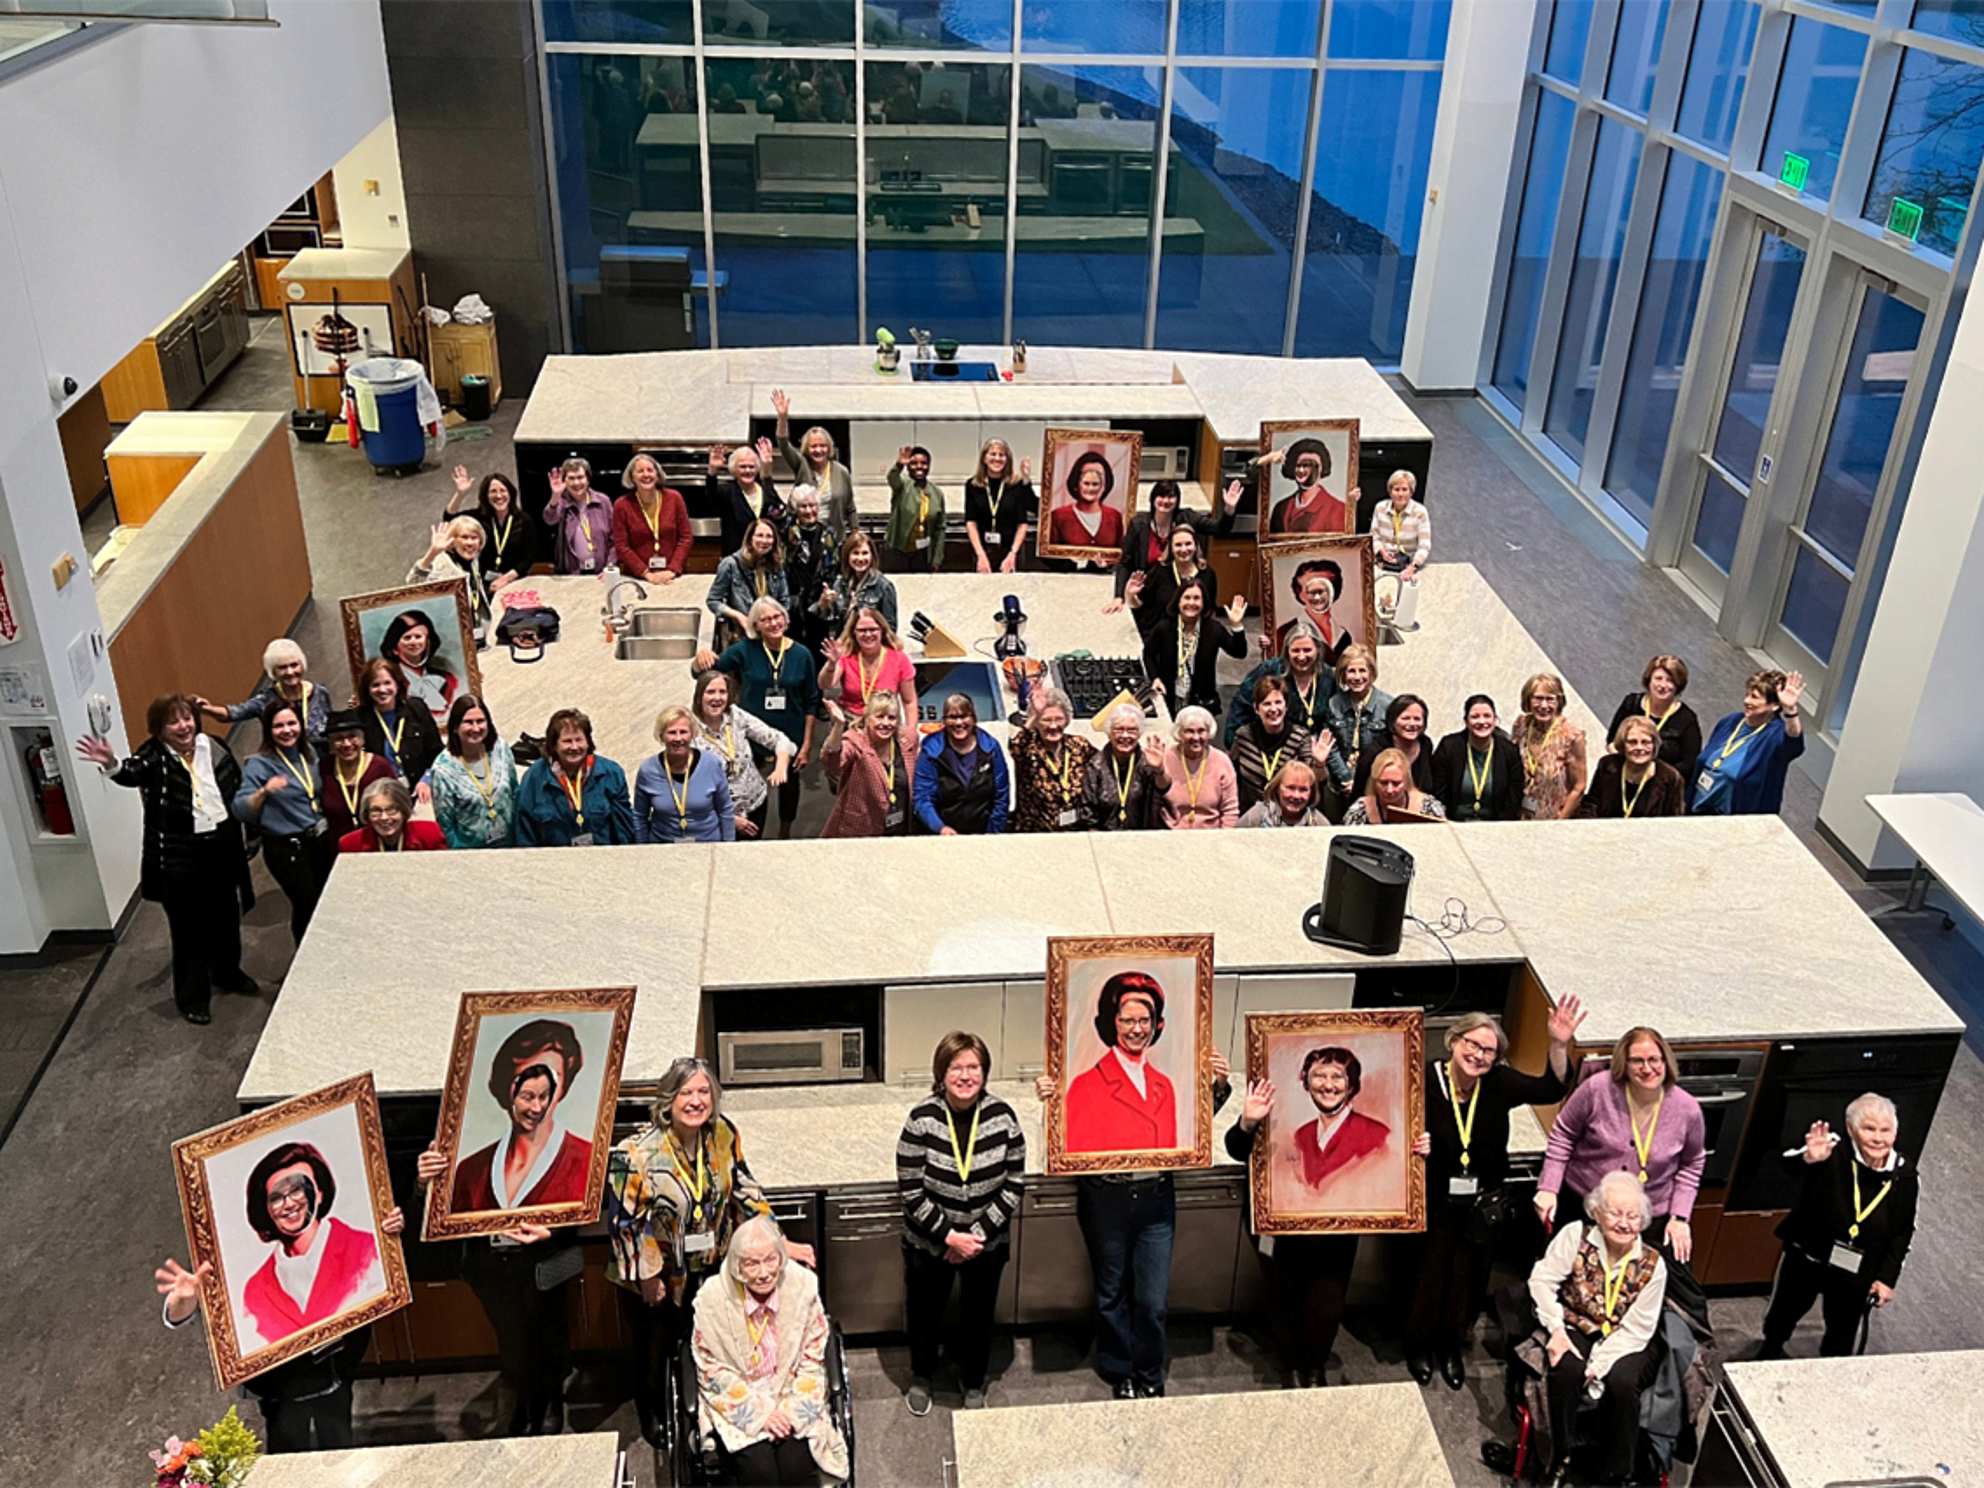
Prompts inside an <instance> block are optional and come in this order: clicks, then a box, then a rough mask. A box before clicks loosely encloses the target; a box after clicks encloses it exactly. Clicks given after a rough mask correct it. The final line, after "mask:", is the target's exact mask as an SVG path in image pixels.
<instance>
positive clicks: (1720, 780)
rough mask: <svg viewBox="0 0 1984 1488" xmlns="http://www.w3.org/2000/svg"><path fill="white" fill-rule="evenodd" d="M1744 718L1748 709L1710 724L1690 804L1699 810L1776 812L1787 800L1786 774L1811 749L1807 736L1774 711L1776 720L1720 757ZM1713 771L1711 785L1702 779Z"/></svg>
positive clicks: (1723, 813) (1706, 812) (1703, 813)
mask: <svg viewBox="0 0 1984 1488" xmlns="http://www.w3.org/2000/svg"><path fill="white" fill-rule="evenodd" d="M1742 722H1743V715H1742V714H1741V713H1740V712H1739V713H1731V714H1730V715H1729V716H1728V717H1727V718H1725V719H1723V720H1722V721H1721V722H1720V723H1718V724H1716V726H1715V727H1714V728H1712V729H1710V730H1709V734H1708V742H1707V743H1706V744H1704V745H1703V746H1702V755H1701V759H1700V760H1699V761H1697V762H1696V765H1695V778H1694V780H1692V781H1690V782H1689V784H1691V785H1693V786H1694V787H1695V797H1694V804H1693V805H1691V806H1690V807H1689V808H1688V809H1689V810H1690V811H1692V812H1694V813H1695V814H1696V815H1698V816H1774V815H1776V814H1777V811H1778V809H1779V808H1780V807H1781V806H1783V805H1784V778H1785V776H1787V775H1788V774H1790V773H1791V762H1792V761H1793V760H1795V759H1796V758H1798V756H1799V755H1801V754H1803V753H1804V752H1805V736H1804V734H1803V733H1800V734H1798V735H1797V736H1796V737H1795V738H1794V737H1793V736H1792V735H1790V734H1788V733H1786V732H1785V729H1784V715H1783V714H1781V713H1773V714H1771V717H1770V722H1769V723H1767V724H1765V725H1764V726H1763V727H1762V728H1760V729H1758V730H1757V731H1756V732H1755V733H1753V734H1750V735H1748V736H1747V737H1746V738H1744V740H1743V741H1742V742H1741V743H1740V744H1738V745H1737V746H1736V748H1735V750H1734V751H1733V752H1731V754H1730V755H1729V758H1728V759H1726V760H1724V759H1721V758H1719V756H1720V755H1721V753H1722V750H1723V746H1724V745H1726V744H1727V743H1728V742H1729V739H1730V736H1731V735H1732V734H1734V733H1735V732H1736V729H1737V728H1738V726H1739V725H1741V723H1742ZM1704 777H1707V778H1708V779H1709V780H1710V782H1711V785H1710V788H1707V789H1704V788H1703V787H1702V785H1701V781H1702V779H1703V778H1704Z"/></svg>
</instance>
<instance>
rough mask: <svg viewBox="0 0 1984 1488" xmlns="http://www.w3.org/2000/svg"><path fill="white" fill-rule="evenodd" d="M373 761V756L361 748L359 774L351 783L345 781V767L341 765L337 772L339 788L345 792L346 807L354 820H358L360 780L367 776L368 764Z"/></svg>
mask: <svg viewBox="0 0 1984 1488" xmlns="http://www.w3.org/2000/svg"><path fill="white" fill-rule="evenodd" d="M371 763H372V756H371V755H370V754H367V753H365V752H364V751H363V750H361V751H360V752H359V755H358V774H357V775H356V776H355V777H353V779H352V781H351V783H350V784H348V785H347V784H346V783H345V778H344V769H343V768H342V767H339V769H338V770H337V772H336V773H337V777H338V789H339V790H340V791H342V792H343V793H344V809H345V810H346V811H347V812H348V813H350V815H351V819H352V820H353V821H357V820H358V786H359V782H360V781H362V780H363V779H364V778H365V769H366V766H368V765H370V764H371Z"/></svg>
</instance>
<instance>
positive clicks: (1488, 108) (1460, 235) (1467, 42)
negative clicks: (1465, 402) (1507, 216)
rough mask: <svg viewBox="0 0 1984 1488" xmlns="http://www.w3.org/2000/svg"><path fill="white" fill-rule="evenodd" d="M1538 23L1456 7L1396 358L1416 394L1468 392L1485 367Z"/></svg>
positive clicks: (1514, 13)
mask: <svg viewBox="0 0 1984 1488" xmlns="http://www.w3.org/2000/svg"><path fill="white" fill-rule="evenodd" d="M1535 14H1536V5H1535V3H1534V0H1454V8H1453V23H1452V25H1451V26H1450V27H1449V28H1448V31H1447V61H1446V71H1445V72H1444V74H1443V75H1442V77H1441V81H1440V112H1439V115H1438V117H1437V118H1436V119H1435V120H1434V123H1433V158H1432V164H1431V168H1430V169H1429V170H1428V172H1427V177H1426V206H1425V212H1424V215H1423V216H1422V217H1421V219H1420V224H1419V262H1418V267H1417V268H1416V270H1415V271H1414V273H1413V280H1412V304H1411V307H1410V308H1409V309H1408V311H1407V312H1406V320H1405V351H1404V354H1403V355H1402V356H1401V357H1400V359H1399V361H1400V371H1401V372H1402V373H1403V374H1404V376H1405V380H1406V381H1407V382H1408V383H1409V384H1411V385H1412V386H1413V387H1414V388H1416V389H1418V390H1419V391H1420V392H1441V391H1449V390H1460V389H1472V388H1473V387H1474V385H1475V381H1476V377H1477V374H1478V373H1479V371H1480V368H1481V341H1482V337H1483V336H1484V335H1485V334H1486V330H1487V321H1488V298H1489V290H1490V288H1491V286H1492V284H1493V281H1494V277H1495V244H1496V241H1497V239H1498V235H1499V233H1500V231H1501V225H1502V208H1503V205H1504V203H1505V202H1506V201H1507V199H1508V185H1509V177H1510V174H1511V172H1512V171H1514V170H1515V169H1516V164H1515V144H1516V119H1517V115H1518V113H1519V112H1520V111H1521V107H1522V89H1523V78H1524V75H1525V73H1526V71H1527V68H1528V64H1529V38H1530V27H1531V24H1532V22H1533V20H1534V18H1535Z"/></svg>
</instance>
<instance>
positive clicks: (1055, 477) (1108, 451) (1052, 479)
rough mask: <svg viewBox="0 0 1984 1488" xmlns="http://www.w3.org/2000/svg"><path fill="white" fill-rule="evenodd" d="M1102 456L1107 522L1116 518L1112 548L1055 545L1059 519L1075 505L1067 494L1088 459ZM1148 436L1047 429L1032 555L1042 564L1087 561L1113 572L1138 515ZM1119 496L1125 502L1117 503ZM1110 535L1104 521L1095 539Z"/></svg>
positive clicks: (1117, 431)
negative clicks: (1106, 479)
mask: <svg viewBox="0 0 1984 1488" xmlns="http://www.w3.org/2000/svg"><path fill="white" fill-rule="evenodd" d="M1092 454H1093V455H1098V456H1099V457H1100V458H1101V460H1102V462H1103V465H1104V467H1105V469H1106V470H1107V471H1108V473H1109V482H1110V483H1109V486H1108V489H1107V491H1106V492H1105V494H1104V495H1103V498H1102V508H1103V512H1104V513H1105V516H1107V515H1108V514H1112V513H1113V514H1114V515H1115V517H1116V519H1117V520H1116V524H1115V537H1116V541H1115V542H1114V543H1113V544H1111V543H1104V542H1095V543H1079V542H1068V541H1056V540H1055V537H1054V527H1055V514H1056V513H1057V512H1064V511H1067V512H1071V511H1073V510H1074V503H1073V500H1072V498H1071V496H1070V493H1069V492H1068V491H1066V490H1065V489H1063V487H1065V486H1066V484H1067V482H1068V481H1069V479H1070V478H1072V477H1073V476H1074V475H1075V474H1076V473H1077V472H1078V471H1079V469H1080V467H1081V466H1082V465H1084V464H1086V463H1088V460H1087V457H1088V456H1089V455H1092ZM1143 458H1144V436H1143V434H1142V433H1141V432H1140V431H1138V430H1135V429H1049V430H1048V431H1047V434H1046V437H1045V438H1044V439H1043V440H1042V441H1041V446H1040V511H1039V513H1038V516H1039V524H1038V525H1039V534H1038V536H1037V537H1036V538H1035V546H1034V551H1035V552H1036V553H1037V554H1038V555H1039V556H1040V557H1042V558H1086V559H1089V560H1090V561H1091V562H1094V563H1097V564H1100V565H1103V566H1105V567H1109V568H1114V567H1115V566H1116V562H1117V560H1118V559H1120V558H1121V557H1122V556H1123V538H1124V535H1125V534H1126V533H1128V531H1129V530H1130V519H1131V518H1132V517H1134V516H1136V514H1137V491H1138V487H1139V485H1140V484H1141V481H1140V476H1141V472H1142V468H1143ZM1119 489H1120V490H1121V493H1122V500H1121V501H1118V500H1117V499H1116V496H1117V493H1118V490H1119ZM1109 530H1110V524H1109V523H1108V522H1107V521H1104V523H1103V526H1102V528H1101V531H1100V532H1098V534H1097V536H1098V537H1100V536H1101V534H1102V533H1104V532H1108V531H1109Z"/></svg>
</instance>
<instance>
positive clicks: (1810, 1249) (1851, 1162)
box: [1777, 1136, 1918, 1286]
mask: <svg viewBox="0 0 1984 1488" xmlns="http://www.w3.org/2000/svg"><path fill="white" fill-rule="evenodd" d="M1784 1161H1786V1162H1787V1163H1791V1164H1794V1165H1796V1166H1797V1167H1798V1168H1801V1169H1802V1170H1803V1171H1804V1175H1805V1186H1804V1188H1803V1189H1802V1190H1801V1191H1800V1192H1799V1195H1798V1198H1797V1201H1796V1202H1795V1203H1794V1204H1792V1206H1791V1212H1790V1213H1789V1214H1787V1215H1785V1216H1784V1218H1783V1220H1782V1221H1781V1222H1780V1223H1779V1224H1778V1227H1777V1238H1778V1239H1780V1240H1782V1241H1783V1242H1784V1243H1785V1244H1787V1245H1793V1246H1796V1247H1797V1248H1798V1249H1799V1250H1800V1251H1801V1252H1803V1253H1804V1254H1805V1255H1806V1256H1808V1257H1810V1258H1811V1259H1812V1260H1815V1261H1817V1262H1818V1263H1819V1264H1820V1265H1822V1266H1823V1265H1825V1264H1826V1263H1827V1262H1828V1261H1829V1260H1831V1258H1832V1247H1833V1243H1834V1242H1835V1241H1839V1242H1843V1243H1847V1244H1852V1245H1857V1246H1858V1247H1859V1248H1860V1257H1861V1259H1860V1280H1861V1281H1863V1282H1865V1283H1867V1284H1869V1285H1872V1284H1873V1283H1874V1282H1877V1281H1878V1282H1880V1283H1881V1284H1882V1285H1884V1286H1893V1285H1894V1284H1895V1282H1896V1281H1897V1280H1898V1279H1899V1278H1900V1276H1901V1263H1902V1262H1903V1261H1904V1260H1906V1259H1907V1258H1908V1247H1909V1245H1910V1244H1911V1243H1912V1242H1913V1241H1914V1239H1915V1199H1916V1194H1917V1191H1918V1184H1917V1181H1916V1176H1915V1166H1914V1164H1913V1163H1911V1162H1909V1160H1908V1159H1907V1158H1905V1157H1903V1156H1901V1155H1900V1154H1899V1153H1897V1154H1896V1155H1895V1167H1894V1171H1893V1172H1891V1173H1876V1172H1875V1171H1874V1170H1873V1169H1872V1168H1869V1167H1868V1166H1867V1165H1866V1164H1865V1163H1863V1162H1861V1161H1860V1159H1859V1158H1858V1157H1857V1156H1856V1155H1855V1152H1854V1147H1853V1138H1852V1137H1851V1136H1845V1137H1841V1138H1840V1142H1839V1145H1838V1146H1837V1147H1835V1148H1834V1149H1833V1153H1832V1156H1831V1157H1829V1158H1827V1159H1826V1160H1825V1161H1824V1162H1822V1163H1808V1162H1806V1161H1805V1159H1804V1155H1803V1148H1802V1145H1801V1148H1800V1150H1799V1151H1798V1152H1796V1153H1793V1154H1792V1155H1791V1156H1790V1157H1787V1158H1785V1159H1784ZM1855 1168H1858V1169H1859V1170H1860V1202H1861V1203H1862V1204H1865V1203H1867V1202H1868V1201H1869V1200H1871V1199H1872V1198H1873V1197H1874V1195H1875V1194H1877V1193H1879V1192H1880V1191H1881V1185H1882V1184H1883V1183H1886V1182H1887V1181H1888V1180H1889V1179H1890V1178H1892V1179H1893V1180H1894V1187H1893V1188H1892V1189H1890V1190H1889V1191H1888V1196H1887V1197H1886V1198H1885V1199H1883V1200H1881V1202H1880V1204H1879V1206H1878V1207H1876V1208H1875V1210H1874V1212H1873V1213H1872V1214H1869V1215H1868V1216H1867V1217H1866V1218H1865V1219H1864V1220H1862V1221H1861V1222H1860V1235H1859V1238H1858V1239H1855V1240H1851V1241H1848V1240H1847V1235H1846V1229H1847V1226H1848V1225H1850V1224H1852V1223H1853V1170H1854V1169H1855Z"/></svg>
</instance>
